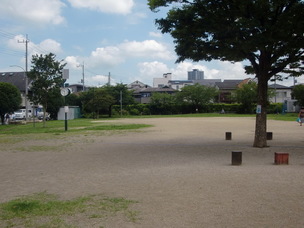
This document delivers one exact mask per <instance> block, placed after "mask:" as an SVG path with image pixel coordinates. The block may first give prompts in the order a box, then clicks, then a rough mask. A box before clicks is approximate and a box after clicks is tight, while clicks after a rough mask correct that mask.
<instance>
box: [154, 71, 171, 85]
mask: <svg viewBox="0 0 304 228" xmlns="http://www.w3.org/2000/svg"><path fill="white" fill-rule="evenodd" d="M171 79H172V73H166V74H163V77H162V78H153V87H154V88H164V87H165V86H169V81H170V80H171Z"/></svg>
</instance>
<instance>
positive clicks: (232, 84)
mask: <svg viewBox="0 0 304 228" xmlns="http://www.w3.org/2000/svg"><path fill="white" fill-rule="evenodd" d="M245 80H247V79H245ZM243 81H244V80H224V81H223V82H216V83H215V85H216V86H217V87H219V89H222V90H225V89H226V90H233V89H236V88H237V87H238V85H239V84H241V83H243Z"/></svg>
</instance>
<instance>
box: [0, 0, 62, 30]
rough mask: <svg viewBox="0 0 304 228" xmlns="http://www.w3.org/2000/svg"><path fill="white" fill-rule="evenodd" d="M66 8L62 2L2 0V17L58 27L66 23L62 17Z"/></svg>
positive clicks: (0, 15) (0, 10) (0, 5)
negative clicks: (62, 11) (62, 12)
mask: <svg viewBox="0 0 304 228" xmlns="http://www.w3.org/2000/svg"><path fill="white" fill-rule="evenodd" d="M64 6H65V4H64V3H62V2H61V1H60V0H23V1H20V0H2V1H1V4H0V17H5V18H14V19H16V20H18V21H21V22H23V21H24V22H30V23H34V24H35V25H45V24H54V25H58V24H62V23H63V22H65V19H64V18H63V17H62V16H61V9H62V8H63V7H64Z"/></svg>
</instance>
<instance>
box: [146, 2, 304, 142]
mask: <svg viewBox="0 0 304 228" xmlns="http://www.w3.org/2000/svg"><path fill="white" fill-rule="evenodd" d="M148 4H149V6H150V9H151V10H153V11H156V10H157V9H158V8H159V7H170V10H169V11H168V13H167V16H166V17H165V18H161V19H158V20H156V23H157V25H158V27H159V28H160V29H161V31H162V32H163V33H169V34H171V36H172V37H173V38H174V43H175V45H176V46H175V51H176V53H177V55H178V59H177V62H180V61H184V60H186V59H191V60H194V61H201V60H207V61H210V60H213V59H218V60H223V61H230V62H238V61H244V60H246V63H248V66H246V67H245V71H246V73H248V74H249V73H250V74H255V76H256V77H257V79H258V99H257V102H258V105H261V112H259V113H257V115H256V127H255V139H254V143H253V146H254V147H266V146H267V140H266V125H267V124H266V113H267V111H266V109H267V103H268V102H267V88H268V81H269V79H270V78H271V77H273V76H274V75H277V74H278V73H280V72H281V73H282V72H283V73H285V74H286V75H289V76H299V75H301V74H303V61H304V56H303V52H304V49H303V47H304V40H303V31H304V17H303V12H304V3H303V1H301V0H273V1H269V0H148Z"/></svg>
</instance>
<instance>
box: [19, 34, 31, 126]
mask: <svg viewBox="0 0 304 228" xmlns="http://www.w3.org/2000/svg"><path fill="white" fill-rule="evenodd" d="M18 43H25V97H24V102H25V120H26V121H27V120H28V101H27V96H28V77H27V62H28V60H27V57H28V43H29V39H28V35H27V34H26V37H25V40H21V41H20V40H18Z"/></svg>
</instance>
